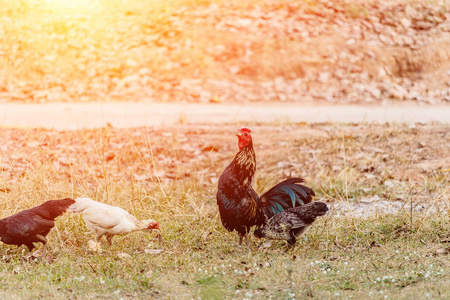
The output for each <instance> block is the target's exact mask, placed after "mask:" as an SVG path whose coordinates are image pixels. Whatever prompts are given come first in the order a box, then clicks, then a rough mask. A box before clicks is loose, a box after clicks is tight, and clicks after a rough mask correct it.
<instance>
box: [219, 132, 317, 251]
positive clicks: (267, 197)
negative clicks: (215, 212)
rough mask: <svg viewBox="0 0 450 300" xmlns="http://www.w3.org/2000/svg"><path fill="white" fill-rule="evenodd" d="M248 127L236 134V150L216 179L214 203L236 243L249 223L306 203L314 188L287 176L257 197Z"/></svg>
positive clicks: (310, 198)
mask: <svg viewBox="0 0 450 300" xmlns="http://www.w3.org/2000/svg"><path fill="white" fill-rule="evenodd" d="M250 132H251V131H250V129H247V128H242V129H241V130H240V131H239V133H238V134H237V136H238V144H239V152H238V153H237V154H236V156H235V157H234V159H233V161H232V162H231V163H230V164H229V165H228V167H226V169H225V171H223V173H222V175H220V178H219V187H218V190H217V205H219V212H220V217H221V219H222V224H223V226H224V227H225V228H226V229H227V230H228V231H233V230H236V231H237V232H238V234H239V245H240V244H242V239H243V237H245V242H246V244H247V247H248V248H249V249H250V243H249V240H248V236H247V233H248V232H249V230H250V228H251V227H252V226H262V225H263V224H264V223H265V221H266V220H268V219H270V218H271V217H272V216H274V215H276V214H278V213H280V212H282V211H284V210H285V209H288V208H290V207H295V206H298V205H303V204H305V203H309V202H311V200H312V196H315V194H314V191H313V190H311V189H310V188H308V187H306V186H304V185H300V184H299V183H302V182H304V180H303V179H302V178H290V179H287V180H285V181H282V182H280V183H279V184H277V185H275V186H274V187H273V188H271V189H270V190H269V191H267V192H265V193H264V194H262V195H261V197H258V194H257V193H256V192H255V190H254V189H253V187H252V179H253V175H254V174H255V171H256V157H255V151H254V150H253V143H252V136H251V134H250Z"/></svg>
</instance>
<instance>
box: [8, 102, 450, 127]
mask: <svg viewBox="0 0 450 300" xmlns="http://www.w3.org/2000/svg"><path fill="white" fill-rule="evenodd" d="M449 120H450V106H418V105H411V104H403V105H390V106H354V105H346V106H329V105H328V106H314V105H304V104H303V105H299V104H276V105H275V104H260V105H257V104H249V105H246V104H244V105H238V104H231V105H230V104H175V103H140V102H139V103H132V102H115V103H49V104H21V103H0V126H11V127H46V128H55V129H77V128H90V127H101V126H104V125H105V124H106V123H107V122H109V123H110V124H111V125H113V126H114V127H121V128H128V127H136V126H148V125H150V126H152V125H172V124H177V123H180V122H182V123H215V124H217V123H219V124H220V123H235V122H241V121H249V122H285V121H289V122H312V123H314V122H338V123H339V122H379V123H384V122H399V123H415V122H421V123H428V122H433V121H436V122H443V123H448V122H449Z"/></svg>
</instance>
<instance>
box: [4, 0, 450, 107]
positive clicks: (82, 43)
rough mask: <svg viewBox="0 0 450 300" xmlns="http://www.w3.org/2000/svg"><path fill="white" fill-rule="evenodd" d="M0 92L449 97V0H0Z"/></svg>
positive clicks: (94, 96)
mask: <svg viewBox="0 0 450 300" xmlns="http://www.w3.org/2000/svg"><path fill="white" fill-rule="evenodd" d="M0 23H1V24H2V25H1V27H0V36H1V37H2V38H1V39H0V64H1V65H2V68H1V70H0V101H3V102H8V101H22V102H33V103H41V102H57V101H69V102H72V101H98V100H102V101H111V100H121V101H123V100H125V101H129V100H133V101H139V100H142V101H158V102H174V101H186V102H254V101H256V102H260V101H277V102H284V101H297V102H302V101H315V102H332V103H335V102H337V103H379V102H380V101H382V100H385V99H389V100H392V101H404V100H411V101H416V102H420V103H446V102H448V101H449V100H450V89H449V84H450V71H449V70H450V53H449V51H450V50H449V49H450V1H449V0H439V1H435V0H426V1H408V0H395V1H387V0H370V1H366V0H352V1H350V0H337V1H329V0H313V1H303V0H294V1H291V0H289V1H287V0H286V1H284V0H283V1H279V0H263V1H261V0H245V1H241V0H228V1H223V0H200V1H198V0H197V1H193V0H168V1H157V0H150V1H142V0H131V1H119V0H116V1H110V0H99V1H95V2H92V1H87V0H80V1H76V2H74V1H31V0H24V1H14V2H13V1H5V0H1V1H0Z"/></svg>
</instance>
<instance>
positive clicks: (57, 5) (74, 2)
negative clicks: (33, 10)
mask: <svg viewBox="0 0 450 300" xmlns="http://www.w3.org/2000/svg"><path fill="white" fill-rule="evenodd" d="M44 5H45V6H46V7H47V8H48V9H50V10H52V11H53V12H54V13H64V14H71V13H92V12H93V11H95V10H97V9H98V8H99V7H100V3H99V2H98V1H96V0H45V1H44Z"/></svg>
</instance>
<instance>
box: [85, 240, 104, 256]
mask: <svg viewBox="0 0 450 300" xmlns="http://www.w3.org/2000/svg"><path fill="white" fill-rule="evenodd" d="M88 249H89V250H91V251H94V252H98V253H102V245H101V244H100V243H97V242H96V241H93V240H89V241H88Z"/></svg>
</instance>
